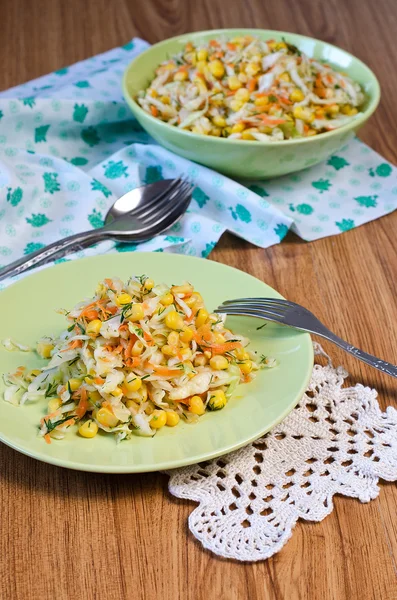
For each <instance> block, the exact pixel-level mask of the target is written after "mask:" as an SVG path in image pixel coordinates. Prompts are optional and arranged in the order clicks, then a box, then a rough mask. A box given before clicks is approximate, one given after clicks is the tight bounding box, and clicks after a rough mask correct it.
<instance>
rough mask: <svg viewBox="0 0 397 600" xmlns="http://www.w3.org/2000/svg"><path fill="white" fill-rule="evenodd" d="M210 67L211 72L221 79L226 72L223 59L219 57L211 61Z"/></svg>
mask: <svg viewBox="0 0 397 600" xmlns="http://www.w3.org/2000/svg"><path fill="white" fill-rule="evenodd" d="M208 68H209V70H210V72H211V73H212V75H213V76H214V77H216V78H217V79H221V78H222V77H223V76H224V74H225V67H224V66H223V64H222V63H221V61H220V60H218V59H216V60H212V61H211V62H210V63H209V66H208Z"/></svg>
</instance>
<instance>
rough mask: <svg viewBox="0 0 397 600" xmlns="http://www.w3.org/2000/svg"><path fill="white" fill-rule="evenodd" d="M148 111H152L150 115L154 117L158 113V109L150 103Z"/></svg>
mask: <svg viewBox="0 0 397 600" xmlns="http://www.w3.org/2000/svg"><path fill="white" fill-rule="evenodd" d="M150 112H151V113H152V115H153V116H154V117H157V116H158V114H159V110H158V108H157V106H153V104H151V106H150Z"/></svg>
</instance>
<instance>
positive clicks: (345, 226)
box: [335, 219, 355, 231]
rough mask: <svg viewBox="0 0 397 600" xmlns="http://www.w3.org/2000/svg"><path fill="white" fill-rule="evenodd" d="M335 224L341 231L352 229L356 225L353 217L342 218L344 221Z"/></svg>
mask: <svg viewBox="0 0 397 600" xmlns="http://www.w3.org/2000/svg"><path fill="white" fill-rule="evenodd" d="M335 225H336V226H337V227H338V228H339V230H340V231H350V229H353V228H354V227H355V224H354V221H353V219H342V221H340V222H336V223H335Z"/></svg>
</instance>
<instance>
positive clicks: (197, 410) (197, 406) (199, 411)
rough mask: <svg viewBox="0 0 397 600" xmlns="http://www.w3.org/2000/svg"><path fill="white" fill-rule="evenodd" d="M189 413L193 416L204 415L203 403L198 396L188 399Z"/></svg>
mask: <svg viewBox="0 0 397 600" xmlns="http://www.w3.org/2000/svg"><path fill="white" fill-rule="evenodd" d="M189 411H190V412H191V413H194V414H195V415H203V414H204V413H205V406H204V402H203V401H202V399H201V398H200V396H192V397H191V398H190V401H189Z"/></svg>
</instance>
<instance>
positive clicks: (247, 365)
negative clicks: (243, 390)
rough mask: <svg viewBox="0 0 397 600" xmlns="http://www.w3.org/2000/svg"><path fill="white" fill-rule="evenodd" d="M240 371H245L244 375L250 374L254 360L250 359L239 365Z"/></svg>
mask: <svg viewBox="0 0 397 600" xmlns="http://www.w3.org/2000/svg"><path fill="white" fill-rule="evenodd" d="M239 367H240V371H241V372H242V373H244V375H248V373H251V371H252V362H251V361H250V360H246V361H244V362H243V363H241V365H239Z"/></svg>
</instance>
